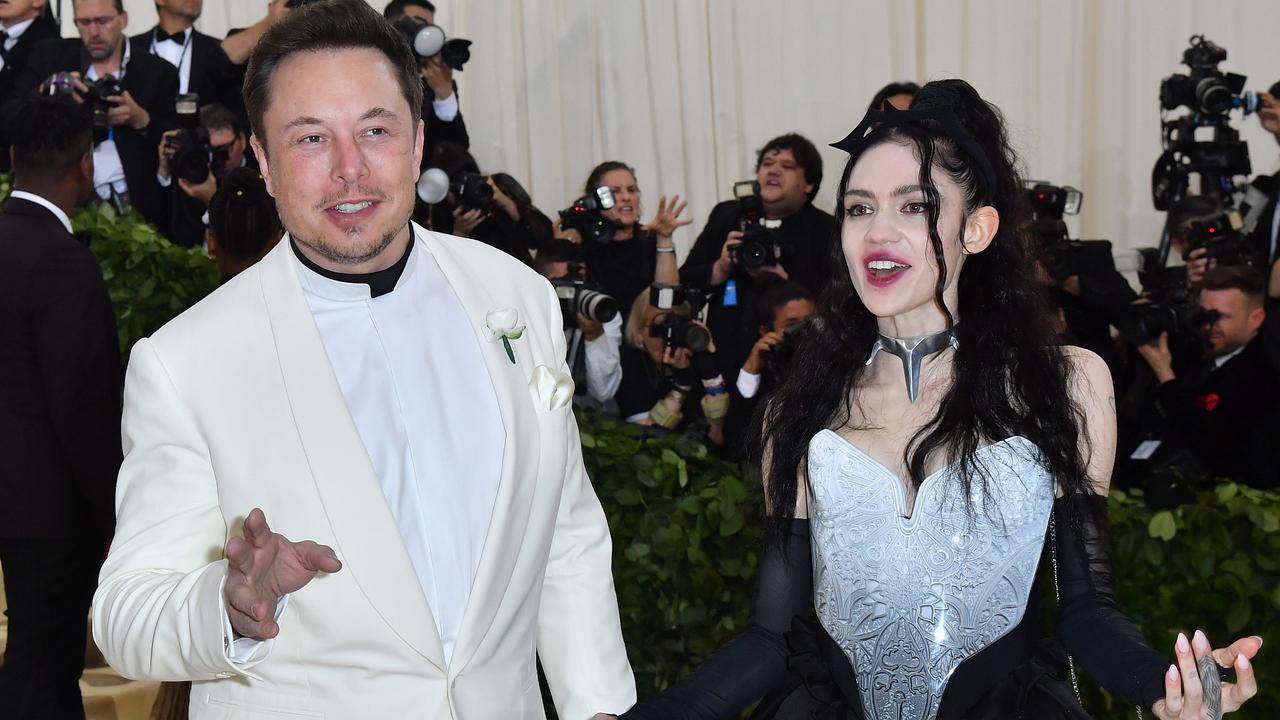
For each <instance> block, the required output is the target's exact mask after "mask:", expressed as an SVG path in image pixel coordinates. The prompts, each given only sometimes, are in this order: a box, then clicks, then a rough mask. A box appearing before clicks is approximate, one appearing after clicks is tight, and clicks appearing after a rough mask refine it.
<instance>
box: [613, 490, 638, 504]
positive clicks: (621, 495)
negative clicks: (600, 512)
mask: <svg viewBox="0 0 1280 720" xmlns="http://www.w3.org/2000/svg"><path fill="white" fill-rule="evenodd" d="M613 499H614V500H617V501H618V504H619V505H621V506H623V507H635V506H636V505H639V504H640V493H638V492H636V491H635V490H632V489H631V488H622V489H620V490H618V491H617V492H615V493H614V494H613Z"/></svg>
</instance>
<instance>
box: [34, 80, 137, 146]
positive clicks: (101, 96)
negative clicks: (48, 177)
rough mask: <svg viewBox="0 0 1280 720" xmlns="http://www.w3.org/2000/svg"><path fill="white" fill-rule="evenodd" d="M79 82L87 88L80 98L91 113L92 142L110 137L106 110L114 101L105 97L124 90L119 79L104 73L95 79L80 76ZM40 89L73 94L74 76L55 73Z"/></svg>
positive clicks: (113, 95) (46, 93) (49, 93)
mask: <svg viewBox="0 0 1280 720" xmlns="http://www.w3.org/2000/svg"><path fill="white" fill-rule="evenodd" d="M80 82H82V83H84V85H85V87H87V88H88V89H89V91H88V92H87V93H85V94H84V96H83V98H82V99H83V100H84V104H85V107H88V108H89V110H90V112H92V113H93V142H94V144H95V145H96V144H97V143H100V142H104V141H105V140H106V139H107V138H109V137H111V123H110V122H108V121H107V111H109V110H110V109H111V108H113V107H115V103H112V102H111V101H110V100H107V98H109V97H115V96H117V95H120V94H121V93H123V92H124V88H122V87H121V86H120V81H119V80H117V79H116V77H115V76H114V75H105V76H103V77H101V78H99V79H97V80H88V79H86V78H81V79H80ZM40 90H41V92H42V93H43V94H45V95H75V93H76V82H75V76H74V75H72V74H71V73H69V72H60V73H55V74H54V75H51V76H49V79H48V80H45V81H44V83H42V84H41V86H40Z"/></svg>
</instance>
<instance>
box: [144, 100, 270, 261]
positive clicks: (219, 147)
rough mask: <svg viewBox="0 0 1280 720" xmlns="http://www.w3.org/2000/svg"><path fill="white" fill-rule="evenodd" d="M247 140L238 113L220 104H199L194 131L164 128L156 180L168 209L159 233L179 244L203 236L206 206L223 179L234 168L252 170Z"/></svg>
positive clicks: (186, 244)
mask: <svg viewBox="0 0 1280 720" xmlns="http://www.w3.org/2000/svg"><path fill="white" fill-rule="evenodd" d="M248 144H249V140H248V137H246V134H245V131H244V129H243V128H242V127H241V125H240V119H239V117H238V116H237V115H236V114H235V113H234V112H232V111H231V110H230V109H229V108H227V107H226V106H224V105H205V106H204V107H202V108H200V125H199V127H197V128H196V129H194V130H185V129H184V130H169V131H167V132H165V133H164V136H163V139H162V140H161V141H160V146H159V148H158V158H159V162H158V169H157V170H156V182H157V183H159V184H160V187H162V188H165V189H166V192H165V196H166V197H167V198H168V207H169V208H170V210H169V216H168V218H167V222H166V223H165V224H164V225H161V226H160V228H161V232H163V233H164V235H165V237H167V238H169V240H170V241H171V242H173V243H174V244H176V245H181V246H183V247H191V246H193V245H199V244H200V243H202V242H203V241H204V232H205V228H206V227H207V226H208V224H209V219H208V208H209V205H210V203H211V202H212V201H213V195H214V193H215V192H216V191H217V189H218V186H219V184H220V183H221V182H222V180H223V178H225V177H226V176H227V173H229V172H231V171H232V170H234V169H235V168H240V167H250V168H252V169H254V170H257V159H256V158H254V157H253V153H247V152H245V150H246V149H247V148H248ZM175 176H176V179H177V182H176V183H175V182H174V179H175Z"/></svg>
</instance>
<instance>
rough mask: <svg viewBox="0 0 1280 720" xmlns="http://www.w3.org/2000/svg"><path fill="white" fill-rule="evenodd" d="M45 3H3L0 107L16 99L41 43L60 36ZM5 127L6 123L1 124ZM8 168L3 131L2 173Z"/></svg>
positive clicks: (0, 139)
mask: <svg viewBox="0 0 1280 720" xmlns="http://www.w3.org/2000/svg"><path fill="white" fill-rule="evenodd" d="M58 35H59V32H58V24H57V23H56V22H54V21H53V18H52V17H51V16H50V15H49V9H48V6H47V4H46V2H45V0H5V2H0V107H4V106H5V105H8V104H9V101H10V100H12V99H13V96H14V88H15V85H16V83H17V81H18V75H20V74H21V73H22V68H23V67H25V66H26V64H27V59H28V58H29V57H31V48H33V47H35V45H36V43H39V42H40V41H41V40H47V39H49V38H56V37H58ZM0 125H3V123H0ZM8 169H10V168H9V140H8V139H7V138H6V137H5V133H4V131H3V130H0V171H4V170H8Z"/></svg>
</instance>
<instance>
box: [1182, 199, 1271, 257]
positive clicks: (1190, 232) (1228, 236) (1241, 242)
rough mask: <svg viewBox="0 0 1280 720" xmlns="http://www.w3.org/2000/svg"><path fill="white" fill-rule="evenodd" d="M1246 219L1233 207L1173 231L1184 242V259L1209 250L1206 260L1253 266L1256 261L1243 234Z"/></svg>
mask: <svg viewBox="0 0 1280 720" xmlns="http://www.w3.org/2000/svg"><path fill="white" fill-rule="evenodd" d="M1243 228H1244V219H1243V218H1241V217H1240V213H1239V212H1237V211H1236V210H1235V209H1233V208H1226V209H1224V210H1222V211H1221V212H1219V213H1216V214H1214V215H1210V216H1208V217H1203V218H1197V219H1195V220H1192V221H1191V222H1189V223H1188V224H1187V226H1186V227H1185V228H1175V229H1174V230H1173V231H1172V232H1173V233H1174V235H1175V236H1178V237H1179V238H1180V239H1181V240H1182V243H1183V247H1184V250H1183V254H1182V259H1183V260H1184V261H1185V260H1186V259H1187V257H1188V256H1189V255H1190V254H1191V253H1192V252H1193V251H1195V250H1198V249H1200V248H1205V250H1206V252H1205V258H1208V259H1213V260H1217V261H1218V265H1220V266H1222V265H1253V264H1254V263H1255V259H1254V257H1253V251H1252V249H1251V248H1250V247H1249V243H1248V241H1247V240H1246V239H1245V237H1244V233H1243V232H1241V231H1242V230H1243Z"/></svg>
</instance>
